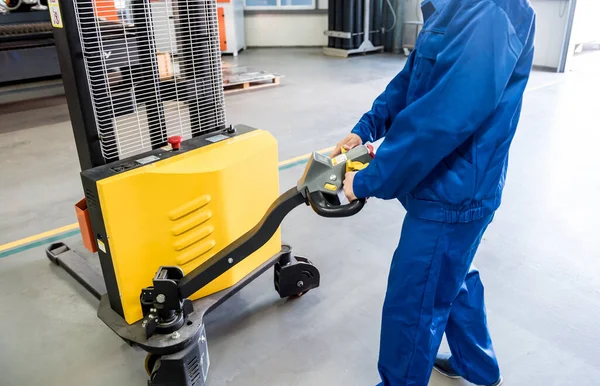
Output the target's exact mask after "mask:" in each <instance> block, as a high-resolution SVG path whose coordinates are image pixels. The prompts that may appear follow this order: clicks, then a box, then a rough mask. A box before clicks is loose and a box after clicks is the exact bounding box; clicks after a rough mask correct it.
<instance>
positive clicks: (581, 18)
mask: <svg viewBox="0 0 600 386" xmlns="http://www.w3.org/2000/svg"><path fill="white" fill-rule="evenodd" d="M592 42H600V1H599V0H577V9H576V10H575V20H574V21H573V34H572V37H571V43H572V44H581V43H592Z"/></svg>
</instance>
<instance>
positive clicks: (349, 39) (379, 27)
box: [323, 0, 396, 57]
mask: <svg viewBox="0 0 600 386" xmlns="http://www.w3.org/2000/svg"><path fill="white" fill-rule="evenodd" d="M384 1H385V3H386V4H387V7H388V8H389V11H390V13H391V14H392V18H393V25H392V26H391V27H390V28H386V27H385V26H384V25H383V19H384V17H383V12H384V8H383V7H384V5H383V4H384ZM328 6H329V8H328V30H327V31H325V35H327V36H328V44H327V47H325V48H324V49H323V52H324V53H325V54H326V55H331V56H340V57H347V56H349V55H352V54H357V53H367V52H377V51H383V45H384V34H385V33H386V32H389V31H391V30H393V29H394V28H395V26H396V13H395V10H394V9H393V6H392V3H391V1H390V0H346V1H341V0H329V4H328Z"/></svg>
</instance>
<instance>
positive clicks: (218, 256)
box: [46, 0, 372, 386]
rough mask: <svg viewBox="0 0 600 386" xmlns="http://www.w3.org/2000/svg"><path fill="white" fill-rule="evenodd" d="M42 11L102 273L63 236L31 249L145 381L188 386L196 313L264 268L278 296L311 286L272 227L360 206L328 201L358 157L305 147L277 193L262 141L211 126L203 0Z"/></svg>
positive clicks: (195, 355)
mask: <svg viewBox="0 0 600 386" xmlns="http://www.w3.org/2000/svg"><path fill="white" fill-rule="evenodd" d="M49 7H50V14H51V19H52V23H53V26H54V31H53V32H54V37H55V41H56V45H57V50H58V54H59V62H60V66H61V71H62V74H63V82H64V86H65V94H66V97H67V102H68V107H69V114H70V117H71V123H72V127H73V134H74V138H75V143H76V145H77V152H78V156H79V161H80V164H81V169H82V172H81V179H82V185H83V191H84V194H85V204H86V205H87V209H86V210H87V216H83V220H82V222H83V223H84V225H85V226H84V227H82V229H83V228H85V229H88V231H86V232H82V233H84V236H87V237H88V241H89V243H88V244H89V245H90V246H91V247H90V248H92V247H93V248H92V250H95V251H97V258H98V259H99V262H100V266H101V269H102V275H99V274H98V273H96V272H95V271H94V270H93V269H92V268H91V267H90V266H89V265H88V263H87V262H86V261H85V260H84V259H83V258H82V257H80V256H79V255H77V254H76V253H75V252H74V251H73V250H72V249H71V248H69V247H68V246H67V245H65V244H64V243H55V244H52V245H51V246H49V247H48V248H47V250H46V254H47V256H48V257H49V258H50V259H51V260H52V261H53V262H54V263H56V264H58V265H60V266H62V267H63V268H65V269H66V270H67V271H68V272H69V273H70V274H71V275H72V276H73V277H74V278H76V279H77V280H78V281H79V282H80V283H81V284H83V285H84V286H85V287H86V288H87V289H88V290H89V291H90V292H91V293H92V294H94V295H95V296H96V297H97V298H98V299H99V300H100V305H99V310H98V316H99V318H100V319H101V320H102V321H103V322H104V323H105V324H106V325H107V326H108V327H110V328H111V329H112V330H113V331H114V332H115V333H116V334H117V335H119V336H120V337H121V338H122V339H124V340H125V341H126V342H128V343H129V344H131V345H136V346H139V347H141V348H142V349H144V350H145V351H147V352H148V357H147V360H146V368H147V371H148V374H149V376H150V380H149V381H148V385H150V386H201V385H204V384H205V382H206V376H207V371H208V363H209V362H208V351H207V346H206V333H205V329H204V323H203V317H204V315H205V314H207V313H208V312H210V311H211V310H213V309H214V308H215V307H217V306H218V305H219V304H221V303H222V302H223V301H225V300H226V299H228V298H229V297H230V296H232V295H233V294H234V293H236V292H237V291H239V290H240V289H241V288H243V287H244V286H245V285H246V284H248V283H249V282H250V281H252V280H253V279H254V278H256V277H257V276H259V275H261V274H262V273H264V272H266V271H267V270H268V269H269V268H271V267H274V285H275V289H276V290H277V292H278V293H279V295H280V296H281V297H296V296H298V295H302V294H303V293H305V292H306V291H308V290H310V289H313V288H316V287H317V286H318V285H319V280H320V277H319V272H318V270H317V268H316V267H315V266H314V265H313V264H312V263H311V262H310V261H309V260H308V259H306V258H303V257H299V256H294V255H293V254H292V251H291V248H290V247H289V246H287V245H282V243H281V236H280V231H279V227H280V224H281V222H282V221H283V219H284V218H285V216H286V215H287V214H288V213H289V212H290V211H291V210H293V209H294V208H296V207H298V206H300V205H303V204H307V205H310V206H311V207H312V208H313V209H314V211H315V212H316V213H317V214H319V215H321V216H324V217H346V216H351V215H354V214H356V213H357V212H358V211H360V210H361V208H362V207H363V205H364V204H365V202H364V200H359V201H355V202H351V203H347V204H342V203H341V202H340V199H339V196H338V194H339V192H340V190H341V188H342V181H343V178H344V173H345V172H346V169H347V168H348V167H350V168H355V169H358V168H360V167H361V165H363V164H366V163H368V162H369V160H370V159H371V157H372V150H371V149H369V148H368V147H366V146H360V147H358V148H355V149H353V150H351V151H349V152H347V153H344V154H341V155H339V156H338V157H336V158H334V159H331V158H329V157H326V156H323V155H320V154H318V153H314V154H313V155H312V156H311V158H310V159H309V161H308V164H307V166H306V169H305V172H304V174H303V176H302V178H301V179H300V181H299V183H298V185H297V186H295V187H292V188H291V189H289V190H288V191H287V192H285V193H283V194H282V195H280V194H279V179H278V154H277V142H276V140H275V139H274V138H273V136H272V135H270V134H269V133H268V132H266V131H264V130H258V129H253V128H250V127H247V126H243V125H238V126H235V127H233V126H227V125H226V118H225V109H224V98H223V80H222V72H221V58H220V52H219V36H218V33H219V32H218V31H219V30H218V26H217V17H216V4H215V2H214V0H168V1H167V0H163V1H161V0H158V1H155V0H132V1H131V2H128V3H126V5H124V7H121V8H116V7H115V4H114V2H112V1H107V0H58V1H57V0H54V1H52V2H49ZM80 209H81V208H80ZM88 220H89V226H87V224H88Z"/></svg>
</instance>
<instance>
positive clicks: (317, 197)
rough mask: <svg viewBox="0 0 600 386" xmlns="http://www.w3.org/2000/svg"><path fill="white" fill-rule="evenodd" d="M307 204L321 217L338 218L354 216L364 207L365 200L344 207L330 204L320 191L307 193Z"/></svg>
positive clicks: (361, 199)
mask: <svg viewBox="0 0 600 386" xmlns="http://www.w3.org/2000/svg"><path fill="white" fill-rule="evenodd" d="M307 198H308V203H309V204H310V206H311V208H313V210H314V211H315V212H316V213H317V214H318V215H319V216H322V217H330V218H339V217H350V216H354V215H355V214H357V213H358V212H360V210H361V209H362V208H363V206H365V202H366V200H365V199H364V198H359V199H358V200H355V201H352V202H351V203H349V204H345V205H336V204H332V203H331V202H330V201H329V200H327V198H326V197H325V194H323V192H321V191H316V192H312V193H310V192H309V193H308V195H307Z"/></svg>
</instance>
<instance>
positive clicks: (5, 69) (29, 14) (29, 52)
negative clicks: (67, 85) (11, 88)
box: [0, 0, 60, 86]
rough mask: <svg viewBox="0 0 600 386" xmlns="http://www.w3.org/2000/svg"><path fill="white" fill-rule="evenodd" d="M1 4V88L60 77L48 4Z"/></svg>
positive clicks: (11, 1) (19, 1) (1, 0)
mask: <svg viewBox="0 0 600 386" xmlns="http://www.w3.org/2000/svg"><path fill="white" fill-rule="evenodd" d="M5 1H6V0H0V69H1V71H0V86H8V85H14V84H18V83H23V82H28V81H34V80H46V79H53V78H58V77H60V68H59V65H58V58H57V54H56V49H55V47H54V38H53V36H52V25H51V24H50V17H49V15H48V7H47V6H46V5H45V4H46V0H42V2H40V1H39V0H35V1H29V0H28V1H25V0H8V1H6V2H5Z"/></svg>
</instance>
